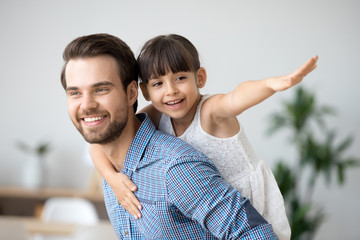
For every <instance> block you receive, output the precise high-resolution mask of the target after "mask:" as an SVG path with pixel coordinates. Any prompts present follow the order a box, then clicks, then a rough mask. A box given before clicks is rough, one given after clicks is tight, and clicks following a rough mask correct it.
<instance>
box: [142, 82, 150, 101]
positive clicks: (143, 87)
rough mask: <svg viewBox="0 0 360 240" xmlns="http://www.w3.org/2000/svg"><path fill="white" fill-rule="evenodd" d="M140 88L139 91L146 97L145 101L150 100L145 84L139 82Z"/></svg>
mask: <svg viewBox="0 0 360 240" xmlns="http://www.w3.org/2000/svg"><path fill="white" fill-rule="evenodd" d="M140 89H141V92H142V94H143V96H144V98H145V99H146V101H150V96H149V92H148V89H147V87H146V84H145V83H143V82H141V83H140Z"/></svg>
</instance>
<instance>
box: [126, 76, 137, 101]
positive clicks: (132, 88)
mask: <svg viewBox="0 0 360 240" xmlns="http://www.w3.org/2000/svg"><path fill="white" fill-rule="evenodd" d="M127 96H128V101H129V103H130V105H131V106H132V105H133V104H134V103H135V101H136V100H137V97H138V86H137V82H136V81H135V80H134V81H132V82H131V83H130V84H129V85H128V87H127Z"/></svg>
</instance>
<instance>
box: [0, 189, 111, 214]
mask: <svg viewBox="0 0 360 240" xmlns="http://www.w3.org/2000/svg"><path fill="white" fill-rule="evenodd" d="M62 196H66V197H80V198H85V199H88V200H90V201H91V202H92V203H93V204H94V206H95V208H96V210H97V212H98V215H99V218H100V219H104V220H108V216H107V213H106V209H105V204H104V197H103V195H102V193H101V192H99V191H80V190H72V189H34V190H30V189H24V188H14V187H0V215H11V216H35V217H38V216H39V215H40V213H41V209H42V206H43V204H44V202H45V201H46V199H48V198H50V197H62Z"/></svg>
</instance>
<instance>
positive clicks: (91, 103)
mask: <svg viewBox="0 0 360 240" xmlns="http://www.w3.org/2000/svg"><path fill="white" fill-rule="evenodd" d="M97 106H98V104H97V102H96V99H95V97H94V96H92V95H91V94H88V95H85V96H84V98H83V101H82V103H81V108H82V109H83V110H87V109H94V108H96V107H97Z"/></svg>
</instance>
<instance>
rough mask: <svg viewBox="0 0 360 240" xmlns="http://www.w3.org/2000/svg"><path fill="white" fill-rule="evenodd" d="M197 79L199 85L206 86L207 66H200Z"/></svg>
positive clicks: (199, 86) (200, 86)
mask: <svg viewBox="0 0 360 240" xmlns="http://www.w3.org/2000/svg"><path fill="white" fill-rule="evenodd" d="M196 79H197V82H196V84H197V87H198V88H203V87H204V86H205V83H206V79H207V75H206V70H205V68H203V67H201V68H199V70H197V72H196Z"/></svg>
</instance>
